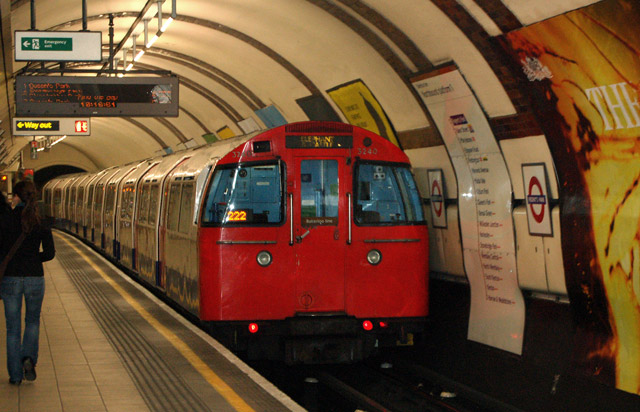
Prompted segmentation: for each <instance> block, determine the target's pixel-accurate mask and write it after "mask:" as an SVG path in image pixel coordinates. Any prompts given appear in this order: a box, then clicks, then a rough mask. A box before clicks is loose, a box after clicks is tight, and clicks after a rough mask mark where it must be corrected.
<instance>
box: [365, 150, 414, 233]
mask: <svg viewBox="0 0 640 412" xmlns="http://www.w3.org/2000/svg"><path fill="white" fill-rule="evenodd" d="M355 192H356V196H355V216H354V217H355V221H356V223H358V224H389V223H424V215H423V213H422V203H421V201H420V194H419V193H418V188H417V186H416V183H415V180H414V179H413V175H412V174H411V171H410V170H409V167H408V166H405V165H395V164H394V165H390V164H382V163H365V162H362V163H359V164H358V165H357V167H356V187H355Z"/></svg>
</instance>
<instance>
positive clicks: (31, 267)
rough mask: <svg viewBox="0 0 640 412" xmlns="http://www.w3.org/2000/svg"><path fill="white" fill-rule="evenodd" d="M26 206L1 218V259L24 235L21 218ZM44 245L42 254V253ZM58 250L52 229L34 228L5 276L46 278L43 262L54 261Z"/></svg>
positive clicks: (40, 226)
mask: <svg viewBox="0 0 640 412" xmlns="http://www.w3.org/2000/svg"><path fill="white" fill-rule="evenodd" d="M22 209H24V206H18V207H16V208H15V209H13V210H12V211H10V212H8V213H5V214H3V215H2V216H0V259H4V257H5V256H6V255H7V253H9V250H10V249H11V247H12V246H13V244H14V243H15V241H16V240H17V239H18V237H19V236H20V233H22V225H21V222H20V217H21V214H22ZM40 245H42V252H41V251H40ZM55 254H56V249H55V246H54V244H53V235H52V233H51V229H50V228H49V227H46V226H44V225H39V226H36V227H35V228H33V230H31V232H30V233H29V234H28V235H27V236H26V237H25V238H24V241H23V242H22V245H20V248H18V250H17V251H16V253H15V255H13V258H12V259H11V261H10V262H9V264H8V265H7V270H6V271H5V273H4V275H5V276H44V270H43V269H42V262H46V261H49V260H51V259H53V257H54V256H55Z"/></svg>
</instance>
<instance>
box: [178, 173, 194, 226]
mask: <svg viewBox="0 0 640 412" xmlns="http://www.w3.org/2000/svg"><path fill="white" fill-rule="evenodd" d="M193 191H194V185H193V182H188V183H187V182H185V183H184V184H183V185H182V196H181V197H180V199H181V200H180V221H179V223H178V231H179V232H181V233H189V228H190V226H191V211H192V210H193V208H192V207H191V202H192V200H193Z"/></svg>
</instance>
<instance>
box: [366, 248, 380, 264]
mask: <svg viewBox="0 0 640 412" xmlns="http://www.w3.org/2000/svg"><path fill="white" fill-rule="evenodd" d="M381 260H382V253H380V251H379V250H377V249H371V250H370V251H369V253H367V262H369V263H371V264H372V265H377V264H378V263H380V261H381Z"/></svg>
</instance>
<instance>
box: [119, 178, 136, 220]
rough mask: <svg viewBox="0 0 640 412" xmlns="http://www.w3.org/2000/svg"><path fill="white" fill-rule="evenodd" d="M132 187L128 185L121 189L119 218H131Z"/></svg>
mask: <svg viewBox="0 0 640 412" xmlns="http://www.w3.org/2000/svg"><path fill="white" fill-rule="evenodd" d="M133 196H134V193H133V185H132V184H128V185H125V186H124V187H123V188H122V202H121V203H120V218H121V219H125V220H131V218H132V216H133Z"/></svg>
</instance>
